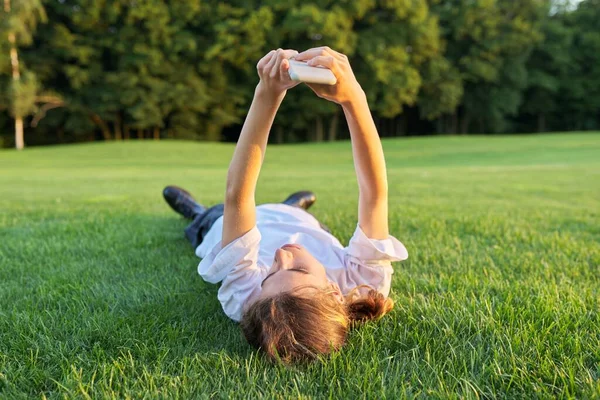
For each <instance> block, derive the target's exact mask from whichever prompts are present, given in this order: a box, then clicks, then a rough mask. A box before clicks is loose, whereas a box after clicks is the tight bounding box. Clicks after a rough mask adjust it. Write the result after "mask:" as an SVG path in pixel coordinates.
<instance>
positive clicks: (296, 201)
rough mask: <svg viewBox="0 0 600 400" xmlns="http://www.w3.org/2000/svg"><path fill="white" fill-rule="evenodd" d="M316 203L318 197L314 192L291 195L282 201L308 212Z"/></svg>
mask: <svg viewBox="0 0 600 400" xmlns="http://www.w3.org/2000/svg"><path fill="white" fill-rule="evenodd" d="M315 201H317V196H315V194H314V193H313V192H310V191H307V190H305V191H302V192H296V193H292V194H290V195H289V196H288V198H287V199H285V200H284V201H282V203H283V204H287V205H289V206H293V207H298V208H303V209H305V210H308V209H309V208H310V206H312V205H313V204H314V203H315Z"/></svg>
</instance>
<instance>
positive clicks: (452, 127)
mask: <svg viewBox="0 0 600 400" xmlns="http://www.w3.org/2000/svg"><path fill="white" fill-rule="evenodd" d="M457 132H458V111H454V114H452V122H450V133H451V134H453V135H454V134H456V133H457Z"/></svg>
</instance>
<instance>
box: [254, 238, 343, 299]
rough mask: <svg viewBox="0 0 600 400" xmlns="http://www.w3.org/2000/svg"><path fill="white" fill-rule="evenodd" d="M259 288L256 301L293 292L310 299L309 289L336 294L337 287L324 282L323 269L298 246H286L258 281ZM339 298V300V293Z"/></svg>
mask: <svg viewBox="0 0 600 400" xmlns="http://www.w3.org/2000/svg"><path fill="white" fill-rule="evenodd" d="M305 286H310V287H306V288H304V287H305ZM261 288H262V292H261V294H260V296H259V299H264V298H268V297H272V296H274V295H276V294H278V293H281V292H292V291H296V290H298V294H299V295H301V296H302V295H306V296H310V291H312V290H314V289H313V288H323V289H332V290H333V291H336V290H337V291H338V292H339V288H338V287H337V285H335V284H333V283H331V282H330V281H329V279H327V274H326V273H325V267H323V265H322V264H321V263H320V262H318V261H317V260H316V259H315V258H314V257H313V256H312V254H310V253H309V252H308V250H306V249H305V248H304V247H302V246H300V245H299V244H286V245H284V246H281V248H280V249H277V251H276V252H275V259H274V261H273V265H272V266H271V268H270V269H269V272H268V273H267V276H266V277H265V279H264V280H263V281H262V284H261ZM339 297H340V298H342V295H341V293H339Z"/></svg>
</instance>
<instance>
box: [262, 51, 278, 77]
mask: <svg viewBox="0 0 600 400" xmlns="http://www.w3.org/2000/svg"><path fill="white" fill-rule="evenodd" d="M277 53H278V50H273V54H272V55H271V59H270V60H269V62H268V63H267V65H265V72H266V73H267V74H268V73H269V72H270V71H271V70H272V69H273V66H274V65H275V63H276V62H277Z"/></svg>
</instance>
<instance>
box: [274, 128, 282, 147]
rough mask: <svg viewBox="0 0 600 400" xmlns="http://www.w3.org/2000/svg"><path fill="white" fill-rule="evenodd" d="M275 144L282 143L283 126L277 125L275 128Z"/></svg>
mask: <svg viewBox="0 0 600 400" xmlns="http://www.w3.org/2000/svg"><path fill="white" fill-rule="evenodd" d="M275 143H277V144H282V143H283V126H281V125H277V128H275Z"/></svg>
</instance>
